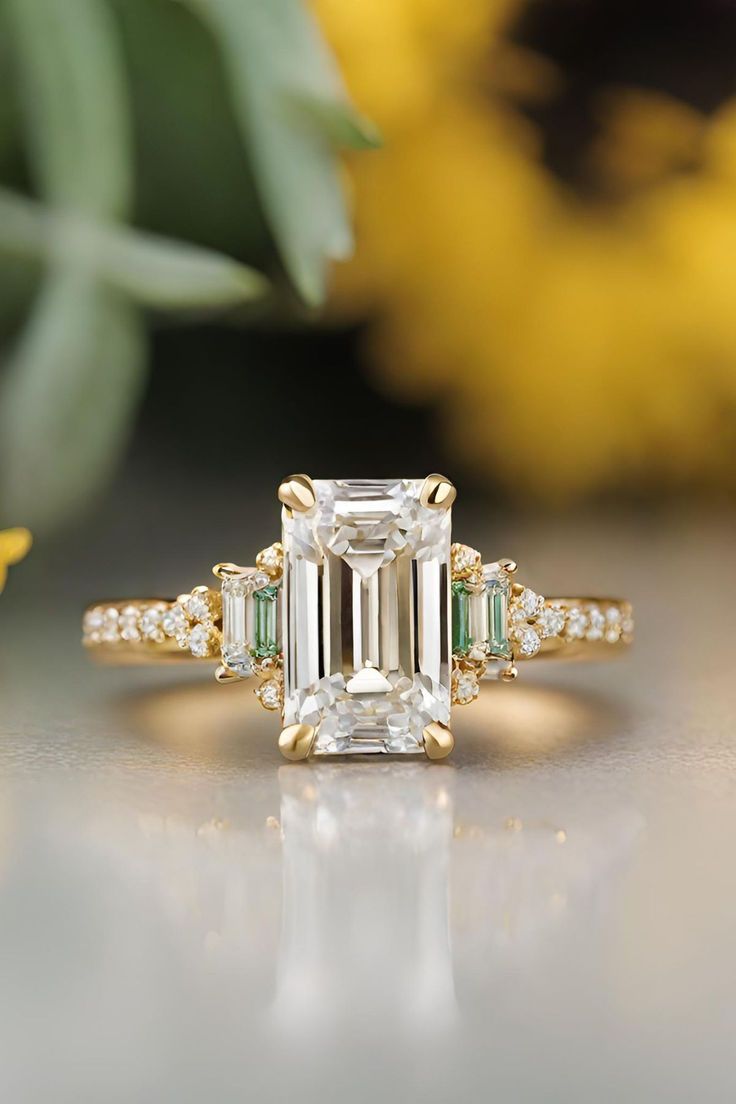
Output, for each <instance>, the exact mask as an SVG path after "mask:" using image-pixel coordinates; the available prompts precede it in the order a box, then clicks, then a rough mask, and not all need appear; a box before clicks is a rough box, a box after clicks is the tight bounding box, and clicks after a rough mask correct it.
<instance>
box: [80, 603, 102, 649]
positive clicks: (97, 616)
mask: <svg viewBox="0 0 736 1104" xmlns="http://www.w3.org/2000/svg"><path fill="white" fill-rule="evenodd" d="M104 624H105V614H104V612H103V610H101V609H100V607H99V606H96V607H95V608H94V609H91V610H87V612H86V613H85V615H84V621H83V622H82V628H83V630H84V635H85V636H88V637H89V638H90V639H91V640H94V641H97V640H99V639H100V631H101V630H102V626H103V625H104Z"/></svg>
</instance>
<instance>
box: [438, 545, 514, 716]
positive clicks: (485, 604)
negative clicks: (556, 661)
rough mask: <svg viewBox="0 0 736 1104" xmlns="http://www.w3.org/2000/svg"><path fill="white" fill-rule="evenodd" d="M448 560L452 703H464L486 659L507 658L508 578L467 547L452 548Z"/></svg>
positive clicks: (469, 698)
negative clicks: (449, 561)
mask: <svg viewBox="0 0 736 1104" xmlns="http://www.w3.org/2000/svg"><path fill="white" fill-rule="evenodd" d="M451 562H452V584H451V593H452V656H453V669H452V700H453V703H454V704H455V705H467V704H469V703H470V702H472V701H474V700H475V699H476V698H477V696H478V693H479V690H480V680H481V679H482V677H483V675H484V674H485V672H486V670H487V666H488V663H489V661H490V660H504V661H508V660H510V659H511V645H510V642H509V639H508V635H507V633H508V629H507V626H508V603H509V595H510V593H511V579H510V575H509V573H508V571H507V570H506V569H505V568H504V567H502V566H501V565H500V564H498V563H494V564H485V565H484V564H483V563H482V562H481V555H480V552H478V551H477V550H476V549H474V548H470V547H469V546H468V545H464V544H454V545H453V546H452V552H451Z"/></svg>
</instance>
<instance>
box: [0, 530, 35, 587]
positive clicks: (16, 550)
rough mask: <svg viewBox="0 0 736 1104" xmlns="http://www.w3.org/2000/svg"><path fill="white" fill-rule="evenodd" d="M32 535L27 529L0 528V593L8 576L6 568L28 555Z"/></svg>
mask: <svg viewBox="0 0 736 1104" xmlns="http://www.w3.org/2000/svg"><path fill="white" fill-rule="evenodd" d="M32 544H33V537H32V536H31V533H30V531H29V530H28V529H22V528H18V529H0V594H1V593H2V591H3V587H4V586H5V580H6V579H7V577H8V568H9V567H12V565H13V564H17V563H20V561H21V560H22V559H23V558H24V557H25V556H27V555H28V553H29V551H30V548H31V545H32Z"/></svg>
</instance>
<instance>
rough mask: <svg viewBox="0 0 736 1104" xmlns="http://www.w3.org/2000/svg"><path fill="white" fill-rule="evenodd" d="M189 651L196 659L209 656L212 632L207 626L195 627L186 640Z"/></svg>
mask: <svg viewBox="0 0 736 1104" xmlns="http://www.w3.org/2000/svg"><path fill="white" fill-rule="evenodd" d="M188 643H189V651H190V652H191V653H192V655H193V656H197V658H198V659H205V658H206V657H207V656H208V655H210V654H211V646H212V631H211V629H210V627H209V625H195V626H194V628H193V629H192V631H191V632H190V634H189V638H188Z"/></svg>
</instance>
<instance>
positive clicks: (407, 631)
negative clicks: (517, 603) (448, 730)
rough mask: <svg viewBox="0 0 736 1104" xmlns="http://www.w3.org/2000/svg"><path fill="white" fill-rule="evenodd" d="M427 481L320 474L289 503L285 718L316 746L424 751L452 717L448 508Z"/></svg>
mask: <svg viewBox="0 0 736 1104" xmlns="http://www.w3.org/2000/svg"><path fill="white" fill-rule="evenodd" d="M422 484H423V480H413V479H403V480H315V481H314V488H315V492H316V496H317V502H316V504H315V505H314V506H313V507H312V509H311V510H308V511H306V512H296V511H295V512H294V513H293V514H292V512H291V511H289V510H285V511H284V518H283V545H284V557H285V559H284V584H283V591H284V597H283V601H284V614H283V636H284V640H283V650H284V724H285V725H291V724H310V725H313V726H314V727H315V728H316V737H315V743H314V747H313V753H314V754H318V755H319V754H323V755H324V754H342V753H351V752H420V751H422V750H423V747H424V737H423V732H424V729H425V728H426V727H427V726H428V725H429V724H431V723H432V722H434V721H439V722H440V723H441V724H447V722H448V721H449V716H450V654H451V649H450V532H451V517H450V510H449V509H436V508H435V509H433V508H430V507H425V506H422V504H421V502H420V492H421V488H422Z"/></svg>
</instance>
